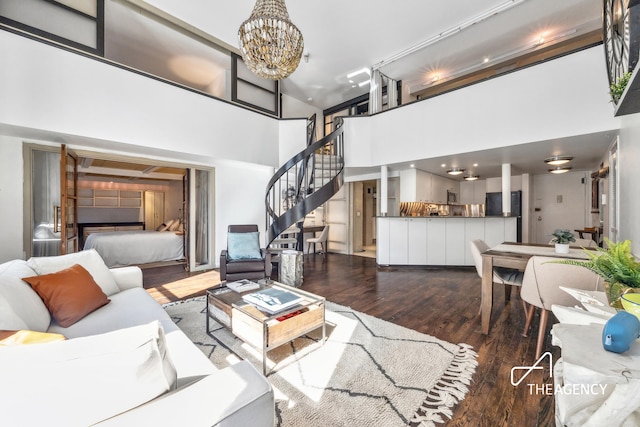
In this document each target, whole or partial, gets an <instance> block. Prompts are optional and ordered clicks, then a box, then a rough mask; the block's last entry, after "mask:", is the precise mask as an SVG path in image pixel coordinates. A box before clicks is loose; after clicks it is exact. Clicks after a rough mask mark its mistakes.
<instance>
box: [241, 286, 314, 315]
mask: <svg viewBox="0 0 640 427" xmlns="http://www.w3.org/2000/svg"><path fill="white" fill-rule="evenodd" d="M242 299H243V300H244V301H246V302H248V303H250V304H253V305H255V306H256V307H258V309H260V310H264V311H266V312H267V313H270V314H273V313H277V312H279V311H282V310H286V309H287V308H291V307H293V306H294V305H296V304H300V303H301V302H302V301H303V299H302V297H300V296H298V295H296V294H294V293H292V292H289V291H285V290H282V289H276V288H268V289H263V290H261V291H259V292H253V293H251V294H247V295H243V296H242Z"/></svg>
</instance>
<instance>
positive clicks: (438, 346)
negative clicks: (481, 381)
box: [165, 297, 477, 427]
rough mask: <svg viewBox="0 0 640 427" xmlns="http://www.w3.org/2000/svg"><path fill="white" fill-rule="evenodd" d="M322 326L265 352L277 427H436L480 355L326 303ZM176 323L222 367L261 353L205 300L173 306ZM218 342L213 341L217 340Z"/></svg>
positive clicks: (169, 309)
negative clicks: (212, 313) (214, 315)
mask: <svg viewBox="0 0 640 427" xmlns="http://www.w3.org/2000/svg"><path fill="white" fill-rule="evenodd" d="M326 308H327V310H326V325H327V328H326V331H327V341H326V342H325V344H324V345H323V346H320V345H319V343H318V340H319V339H320V338H321V336H322V333H321V329H318V330H317V331H315V332H313V333H311V334H309V335H307V336H305V337H302V338H299V339H297V340H295V341H294V342H293V343H291V344H285V345H283V346H281V347H278V348H276V349H274V350H272V351H270V352H269V353H268V354H267V357H268V364H267V366H268V369H270V370H271V371H270V373H268V379H269V381H270V382H271V384H272V385H273V387H274V390H275V396H276V422H277V425H278V426H384V427H391V426H405V425H420V426H435V425H436V424H435V423H443V422H445V421H446V419H447V418H451V416H452V414H453V409H454V406H455V405H456V404H457V403H458V402H459V401H461V400H462V399H463V398H464V396H465V394H466V393H467V391H468V389H467V386H468V385H469V383H470V381H471V377H472V375H473V373H474V372H475V369H476V366H477V361H476V357H477V354H476V353H475V352H474V351H473V350H472V348H471V347H470V346H468V345H466V344H460V345H456V344H451V343H448V342H445V341H441V340H438V339H436V338H434V337H431V336H429V335H425V334H421V333H419V332H416V331H413V330H411V329H407V328H403V327H400V326H397V325H394V324H392V323H389V322H386V321H384V320H380V319H377V318H375V317H372V316H369V315H366V314H364V313H360V312H357V311H354V310H351V309H350V308H347V307H343V306H340V305H337V304H333V303H330V302H327V306H326ZM165 309H166V310H167V312H168V313H169V315H170V316H171V317H172V319H173V320H174V322H176V323H177V325H178V326H179V327H180V329H182V330H183V331H184V332H185V333H186V334H187V336H188V337H189V338H190V339H191V340H192V341H193V342H194V343H196V344H197V345H198V346H199V347H200V349H202V351H203V352H204V353H205V354H206V355H207V356H208V357H209V358H210V359H211V360H212V362H213V363H214V364H215V365H216V366H217V367H219V368H224V367H225V366H228V365H229V364H232V363H234V362H235V361H237V360H238V357H241V358H243V359H248V360H250V361H251V362H252V363H253V364H254V365H255V366H256V368H258V370H260V371H261V370H262V360H261V355H262V352H261V351H258V350H255V349H253V348H252V347H250V346H248V345H247V344H245V343H243V342H242V341H241V340H240V339H238V338H236V337H235V336H234V335H233V334H231V332H229V331H228V330H227V329H225V328H224V327H223V326H222V325H220V324H218V323H216V322H215V321H213V320H211V325H210V328H211V330H212V332H211V334H210V335H211V336H210V335H207V333H206V331H205V329H206V326H205V324H206V317H205V316H206V306H205V300H204V297H199V298H194V299H191V300H187V301H185V302H180V303H173V304H168V305H166V306H165ZM212 336H213V337H215V338H212Z"/></svg>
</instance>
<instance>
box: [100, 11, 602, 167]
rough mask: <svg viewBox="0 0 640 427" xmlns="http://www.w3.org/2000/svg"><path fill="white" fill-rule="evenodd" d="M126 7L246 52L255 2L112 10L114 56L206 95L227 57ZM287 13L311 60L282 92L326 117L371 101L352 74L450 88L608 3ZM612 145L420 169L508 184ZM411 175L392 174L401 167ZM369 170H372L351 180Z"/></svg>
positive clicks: (597, 16)
mask: <svg viewBox="0 0 640 427" xmlns="http://www.w3.org/2000/svg"><path fill="white" fill-rule="evenodd" d="M123 3H129V4H134V5H136V4H137V5H139V6H141V7H145V8H148V6H151V7H152V8H157V9H158V10H160V11H162V13H166V14H168V15H170V16H173V17H175V18H177V19H178V20H179V21H181V22H182V24H183V25H184V24H186V25H187V27H188V28H191V29H193V30H195V31H196V32H204V33H206V34H209V35H211V36H212V37H213V38H215V39H216V40H218V41H219V42H220V43H221V44H222V45H226V47H227V48H229V49H232V50H236V51H237V46H238V40H237V32H238V28H239V26H240V24H241V23H242V22H243V21H244V20H246V19H247V18H248V17H249V16H250V14H251V11H252V8H253V5H254V3H255V1H254V0H233V1H227V2H224V3H223V2H221V1H213V0H189V1H179V2H178V1H175V0H112V6H110V7H108V8H107V13H108V15H107V18H111V19H107V21H106V24H107V25H106V26H107V28H106V33H107V36H106V39H107V40H106V41H107V44H106V49H107V54H109V53H110V52H109V50H111V54H113V55H115V56H117V57H119V58H121V61H122V62H125V63H128V64H129V65H133V66H136V65H135V64H136V63H142V62H144V63H146V64H149V63H152V64H153V66H154V67H155V68H157V69H158V70H161V69H162V70H163V71H162V72H160V73H159V75H163V73H164V74H165V75H170V74H174V75H177V74H180V77H181V78H183V79H184V80H186V81H189V82H190V83H191V84H192V85H194V86H196V87H200V88H202V89H203V90H205V89H206V88H210V87H211V86H212V85H214V84H215V83H212V82H213V81H215V79H216V73H219V70H220V69H221V67H225V66H226V67H228V61H229V60H228V56H226V55H225V54H222V53H220V54H218V53H215V52H213V53H212V52H211V49H208V48H203V47H204V46H200V47H198V46H194V45H193V43H192V40H190V39H189V38H188V37H186V36H179V37H169V36H168V34H170V33H172V32H171V31H169V30H166V29H159V28H158V27H156V26H151V25H149V22H148V21H146V20H145V19H144V18H142V17H141V16H136V14H135V13H133V14H132V13H131V10H132V9H131V7H129V8H123V7H122V4H123ZM286 5H287V8H288V11H289V15H290V18H291V21H292V22H293V23H294V24H295V25H296V26H297V27H298V28H299V29H300V30H301V32H302V34H303V37H304V43H305V49H304V53H305V54H308V55H309V61H308V62H306V61H305V60H304V59H303V60H302V61H301V63H300V66H299V67H298V69H297V70H296V71H295V72H294V73H293V74H292V75H291V76H289V77H288V78H287V79H285V80H283V81H282V90H283V92H284V93H285V94H287V95H290V96H292V97H294V98H297V99H299V100H301V101H303V102H306V103H308V104H312V105H314V106H316V107H317V108H320V109H326V108H328V107H332V106H335V105H337V104H340V103H342V102H344V101H346V100H349V99H352V98H355V97H357V96H359V95H362V94H365V93H367V92H368V90H369V86H368V84H364V85H363V86H359V83H361V82H364V81H366V80H367V79H368V75H367V74H366V73H361V74H358V75H357V76H354V77H352V78H351V79H349V78H348V77H347V75H349V74H350V73H353V72H354V71H357V70H361V69H363V68H367V69H370V68H371V67H372V66H373V67H376V68H379V69H380V70H381V72H383V73H384V74H386V75H387V76H389V77H391V78H393V79H396V80H402V81H403V85H404V87H405V88H409V92H411V93H413V92H416V91H419V90H421V89H424V88H426V87H428V86H430V85H432V84H434V79H436V78H438V79H440V81H442V80H443V79H444V80H446V79H448V78H452V77H456V76H458V75H460V74H461V73H467V72H471V71H475V70H478V69H481V68H483V67H486V66H491V65H494V64H497V63H500V62H503V61H505V60H507V59H509V58H512V57H515V56H519V55H522V54H524V53H526V52H529V51H532V50H534V49H536V48H538V47H543V46H545V45H548V44H549V43H554V42H557V41H561V40H564V39H567V38H571V37H575V36H577V35H580V34H584V33H587V32H590V31H593V30H597V29H599V28H601V25H602V10H601V9H602V2H601V1H600V0H562V1H560V0H457V1H455V2H454V1H451V0H429V1H426V0H404V1H402V2H391V1H385V0H349V1H339V0H321V1H320V0H304V1H301V0H289V1H287V2H286ZM135 9H136V8H135V7H134V8H133V10H134V11H135ZM109 14H111V16H109ZM173 33H175V32H173ZM167 58H169V60H167ZM216 70H218V71H216ZM350 80H351V81H350ZM604 84H605V83H603V85H604ZM613 137H614V135H613V134H608V133H602V134H596V135H589V136H584V137H576V138H568V139H564V140H562V141H541V142H538V143H535V144H527V146H516V147H512V148H504V149H499V150H491V151H485V152H482V153H468V154H464V155H457V156H449V157H447V158H438V159H425V160H421V161H416V162H414V166H415V167H418V168H420V169H423V170H426V171H430V172H434V173H443V168H442V167H441V164H446V165H448V166H449V165H451V166H456V165H460V166H463V167H466V168H467V169H468V171H469V172H474V173H477V174H480V175H481V176H483V177H486V176H499V175H500V173H501V172H500V165H501V163H504V162H511V163H512V168H513V171H514V173H524V172H528V173H545V172H546V168H545V165H544V164H543V163H542V162H541V159H544V158H545V157H548V156H550V155H554V154H567V153H571V154H574V155H575V153H580V155H579V156H576V157H577V158H576V160H575V161H574V165H573V166H574V169H575V170H580V169H593V168H594V167H596V166H597V164H598V162H599V160H600V159H601V158H602V156H603V154H604V152H605V151H606V148H607V146H608V145H609V143H610V142H611V141H612V139H613ZM474 163H478V164H479V165H482V166H479V167H478V168H476V170H474V171H472V170H470V168H469V165H473V164H474ZM408 166H409V165H408V164H399V165H390V167H391V169H392V170H393V169H402V168H405V167H408ZM359 172H362V173H366V172H367V171H365V170H362V171H358V170H353V171H349V173H351V174H357V173H359Z"/></svg>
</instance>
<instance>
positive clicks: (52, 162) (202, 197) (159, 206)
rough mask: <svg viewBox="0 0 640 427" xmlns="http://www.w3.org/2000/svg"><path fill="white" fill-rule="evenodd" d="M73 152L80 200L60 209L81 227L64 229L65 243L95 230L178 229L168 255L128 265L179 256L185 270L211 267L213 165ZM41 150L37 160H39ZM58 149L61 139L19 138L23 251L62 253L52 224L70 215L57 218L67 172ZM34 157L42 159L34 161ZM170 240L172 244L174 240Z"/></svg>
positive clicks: (81, 244) (151, 263) (164, 261)
mask: <svg viewBox="0 0 640 427" xmlns="http://www.w3.org/2000/svg"><path fill="white" fill-rule="evenodd" d="M75 153H76V154H77V168H78V184H77V190H73V193H74V194H76V198H75V201H76V202H77V204H78V207H77V213H74V214H72V212H74V211H73V210H70V209H67V212H65V213H68V214H71V215H70V217H71V218H73V219H74V220H77V222H78V223H79V227H78V231H77V232H76V233H69V235H68V236H67V237H69V238H71V239H74V238H75V239H76V240H75V241H71V244H70V248H75V245H76V243H75V242H77V247H78V250H82V249H83V248H84V244H85V243H86V240H87V238H88V237H89V235H91V234H93V233H103V232H104V233H106V232H110V231H111V232H125V231H131V232H134V231H137V232H140V231H142V230H145V231H152V230H154V231H156V230H158V229H159V228H161V229H164V230H165V231H170V232H171V233H172V234H175V235H176V237H179V239H180V243H179V248H180V254H175V255H171V259H168V258H167V259H162V260H147V259H145V260H144V261H140V260H139V261H136V262H132V263H131V264H129V265H139V266H142V267H145V268H146V267H148V266H163V265H172V266H176V265H177V264H179V265H182V266H183V267H184V269H185V270H187V271H194V270H205V269H213V268H214V267H215V266H214V265H213V261H214V259H213V256H212V254H213V253H214V250H213V242H214V241H215V240H214V236H213V234H214V233H215V229H214V226H213V203H214V200H215V198H214V197H213V194H212V192H213V191H214V190H213V189H214V185H213V177H214V169H213V168H203V167H202V166H199V167H197V168H194V167H193V165H187V164H178V163H175V162H172V161H163V160H162V159H148V158H141V157H128V156H123V155H116V154H112V153H97V152H92V151H85V150H78V149H76V150H75ZM40 157H42V160H38V159H40ZM60 157H61V156H60V145H54V144H51V145H40V144H30V143H25V144H24V161H25V169H24V171H25V174H24V194H25V206H24V213H25V219H24V225H25V226H24V248H25V252H27V253H26V254H25V255H26V256H27V257H30V256H46V255H57V254H59V253H60V250H59V249H60V246H61V236H60V234H61V233H60V232H56V229H59V228H60V226H61V225H62V224H67V223H69V221H68V220H65V221H62V219H61V215H59V214H60V213H62V209H61V203H60V200H59V199H60V194H61V188H60V187H61V185H60V179H61V177H66V176H67V174H65V173H62V171H63V170H64V169H62V168H61V165H60ZM35 161H39V162H40V163H37V164H33V165H32V163H33V162H35ZM65 169H66V168H65ZM32 175H34V176H32ZM188 177H192V178H191V179H188ZM39 178H42V179H39ZM63 182H64V181H63ZM54 184H55V185H54ZM65 187H67V186H66V184H65ZM54 190H55V191H54ZM148 194H154V197H153V199H154V202H153V206H154V208H153V211H154V212H153V215H154V221H150V222H149V223H147V220H148V217H146V216H145V214H146V206H145V205H147V202H148V199H149V200H150V197H147V195H148ZM56 200H57V202H55V201H56ZM65 206H70V205H68V204H65ZM40 208H41V209H40ZM56 208H57V210H58V215H57V216H56V214H55V211H56ZM38 209H40V210H38ZM40 211H42V212H40ZM36 214H38V215H39V216H37V215H36ZM36 216H37V218H36ZM56 224H57V225H58V226H57V227H56ZM171 245H172V246H171V248H172V249H171V250H172V251H174V249H173V248H174V247H175V246H173V244H171ZM53 246H56V248H55V251H52V250H51V248H53ZM175 250H177V249H175ZM145 252H159V251H148V250H147V251H145ZM172 253H175V252H172ZM158 256H159V255H158Z"/></svg>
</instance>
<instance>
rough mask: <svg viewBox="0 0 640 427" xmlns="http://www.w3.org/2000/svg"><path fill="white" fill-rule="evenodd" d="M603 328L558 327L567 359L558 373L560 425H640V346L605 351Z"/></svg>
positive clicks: (555, 329) (556, 389) (559, 363)
mask: <svg viewBox="0 0 640 427" xmlns="http://www.w3.org/2000/svg"><path fill="white" fill-rule="evenodd" d="M602 329H603V325H602V324H588V325H584V324H583V325H573V324H565V323H559V324H556V325H554V326H553V342H554V344H555V345H558V346H560V347H561V348H562V357H561V358H560V359H559V360H558V361H557V362H556V364H555V366H554V369H553V379H554V383H555V387H554V395H555V402H556V426H594V427H596V426H619V425H625V426H626V425H634V426H635V425H640V343H638V342H636V343H635V344H633V345H632V346H631V349H630V350H629V351H627V352H625V353H622V354H618V353H612V352H609V351H606V350H605V349H604V348H603V346H602Z"/></svg>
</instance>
